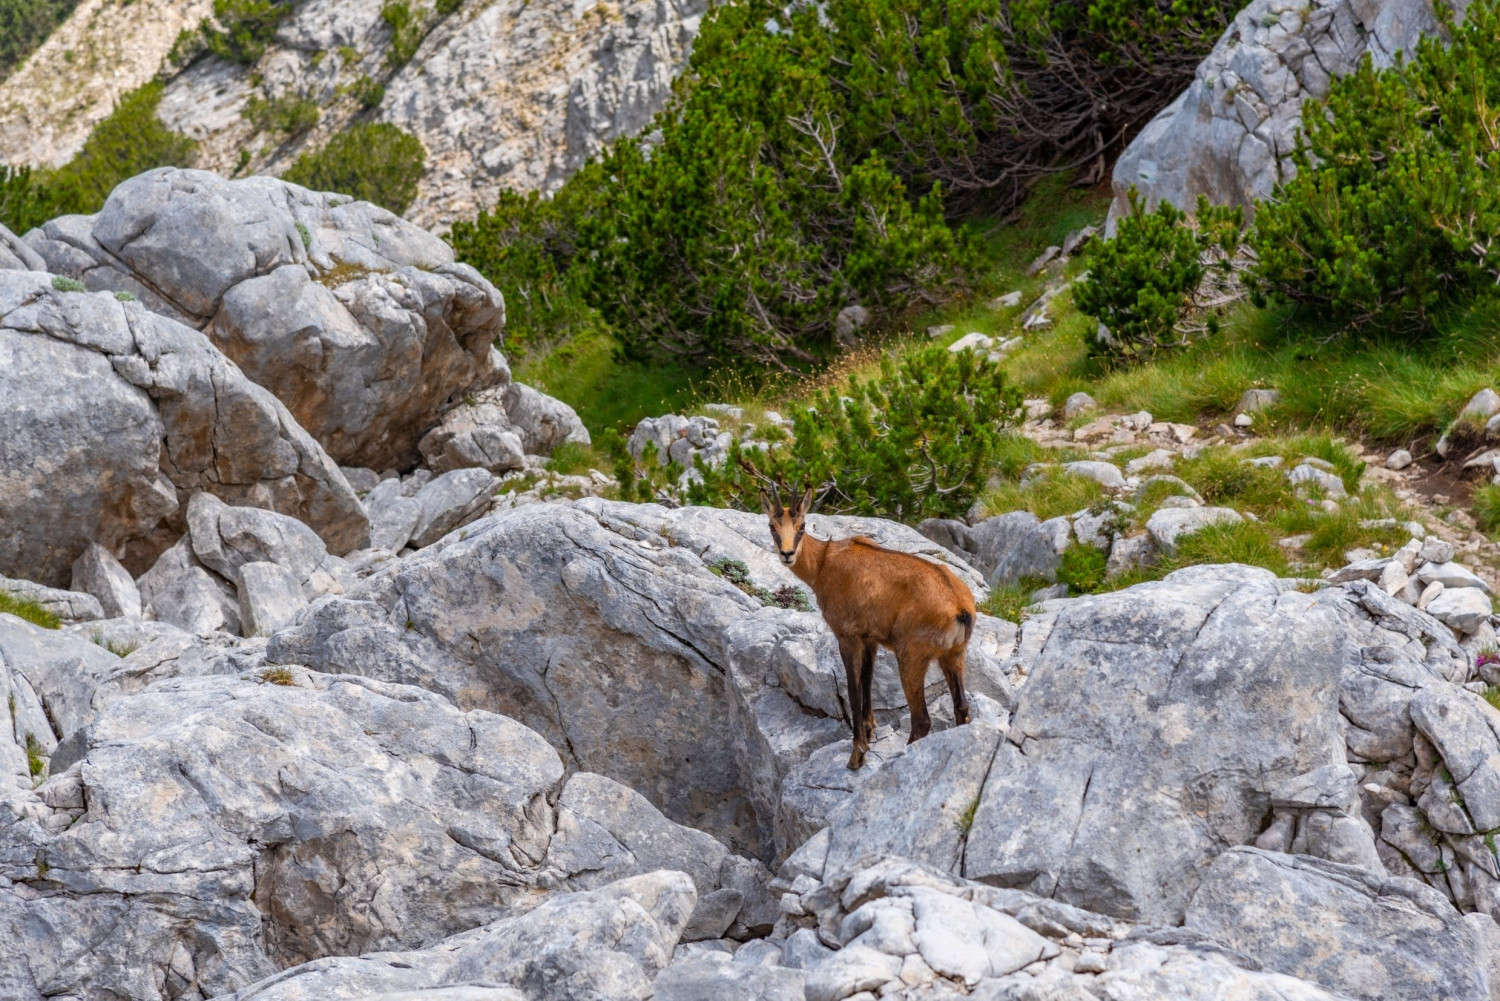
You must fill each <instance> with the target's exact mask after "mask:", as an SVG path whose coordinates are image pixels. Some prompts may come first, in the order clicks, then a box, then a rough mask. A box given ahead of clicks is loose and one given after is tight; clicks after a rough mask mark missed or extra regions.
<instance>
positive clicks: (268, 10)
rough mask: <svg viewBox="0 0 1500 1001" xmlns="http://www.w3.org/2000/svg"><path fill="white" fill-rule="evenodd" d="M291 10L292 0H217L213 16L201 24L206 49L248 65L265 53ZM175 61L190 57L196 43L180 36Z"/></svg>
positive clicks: (200, 29) (224, 57)
mask: <svg viewBox="0 0 1500 1001" xmlns="http://www.w3.org/2000/svg"><path fill="white" fill-rule="evenodd" d="M291 12H292V3H291V0H214V16H213V18H212V20H205V21H204V22H203V24H202V25H201V26H200V27H199V31H200V32H201V34H202V38H203V48H204V49H206V50H207V51H208V52H212V53H213V54H214V55H216V56H218V57H219V58H220V59H223V60H226V61H227V62H231V63H240V64H241V65H245V66H248V65H250V64H252V63H254V62H257V61H258V60H259V59H260V57H261V56H262V55H264V54H265V51H266V46H268V45H270V44H271V39H272V38H273V37H275V35H276V28H277V26H278V25H279V24H281V20H282V18H284V17H286V16H287V15H288V14H290V13H291ZM172 48H173V51H174V53H176V54H177V55H176V57H175V58H174V59H173V61H174V62H176V61H179V60H182V59H184V57H186V58H187V59H191V57H192V54H193V51H194V46H193V44H192V42H191V41H190V40H188V39H184V38H183V37H182V36H180V35H179V36H178V40H177V42H174V43H173V46H172Z"/></svg>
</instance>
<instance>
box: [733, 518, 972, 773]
mask: <svg viewBox="0 0 1500 1001" xmlns="http://www.w3.org/2000/svg"><path fill="white" fill-rule="evenodd" d="M812 495H813V491H811V490H809V491H807V493H806V494H804V495H803V496H802V497H801V498H800V499H797V498H795V497H794V498H793V501H792V506H791V507H790V508H783V507H782V506H781V503H780V498H779V497H775V498H773V497H772V495H771V494H769V493H765V492H762V494H761V503H762V504H763V505H764V507H765V511H766V516H767V517H768V518H770V520H771V538H772V541H773V542H774V543H775V546H776V550H777V553H778V555H779V556H780V557H781V561H782V562H783V563H785V564H786V565H788V566H789V567H790V568H791V571H792V573H794V574H796V575H797V576H798V578H800V579H801V580H803V581H804V582H806V584H807V585H808V586H809V587H811V588H812V591H813V594H815V595H817V598H818V607H819V608H821V609H822V610H823V618H824V620H825V621H827V623H828V628H829V629H831V630H833V635H834V636H835V637H836V638H837V639H838V642H839V653H840V655H841V656H842V657H843V660H844V672H845V674H846V676H847V678H848V682H849V703H850V705H849V710H850V714H851V717H852V719H851V721H850V722H851V725H852V727H853V729H854V751H853V753H852V754H850V755H849V767H850V768H859V767H860V766H861V765H863V764H864V761H865V753H866V752H867V751H868V750H869V748H870V737H871V735H872V734H873V733H874V731H875V710H874V708H873V706H872V705H871V701H870V686H871V682H872V681H873V679H874V673H875V653H876V651H877V649H878V648H879V647H882V646H883V647H886V648H887V649H889V650H890V651H891V652H892V653H894V654H895V655H896V663H897V666H898V670H899V671H900V674H901V688H902V690H903V691H904V692H905V693H906V704H907V705H908V706H909V707H910V708H911V736H910V738H909V739H908V741H907V742H908V743H910V742H912V741H916V740H920V739H922V738H923V737H925V736H927V733H928V732H929V731H930V730H931V729H932V720H931V718H930V717H929V716H928V715H927V698H926V694H925V685H924V682H925V680H926V676H927V665H928V664H930V663H931V662H932V661H934V660H935V661H937V662H938V666H939V667H941V668H942V671H943V678H944V680H946V681H947V682H948V691H949V692H950V693H951V694H952V696H953V715H954V719H955V720H956V722H958V723H960V724H963V723H967V722H968V721H969V700H968V697H967V696H966V695H965V694H964V656H965V654H966V652H967V650H968V646H969V636H970V634H971V633H972V632H973V630H974V595H973V594H972V593H971V592H970V591H969V588H968V587H967V586H966V585H965V584H964V582H963V581H961V580H959V579H958V577H957V576H956V575H955V574H954V573H953V571H952V570H949V569H948V568H947V567H945V566H940V565H938V564H936V563H931V562H929V561H927V560H924V559H922V558H921V557H920V556H913V555H911V554H910V553H898V552H896V551H894V550H891V549H885V548H884V547H882V546H879V545H876V544H875V543H874V542H872V541H871V540H869V539H866V538H864V537H862V536H855V537H854V538H851V539H833V540H829V541H826V542H825V541H823V540H821V539H815V538H813V537H812V536H810V535H808V534H807V532H806V513H807V508H808V506H809V504H810V503H811V501H812Z"/></svg>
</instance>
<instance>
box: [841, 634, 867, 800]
mask: <svg viewBox="0 0 1500 1001" xmlns="http://www.w3.org/2000/svg"><path fill="white" fill-rule="evenodd" d="M838 640H839V656H840V657H842V658H843V661H844V678H845V680H846V681H847V682H848V687H849V728H850V729H851V730H853V731H854V750H853V751H851V752H850V753H849V768H850V769H851V770H854V769H858V768H859V767H860V766H861V765H863V764H864V763H865V752H866V751H868V750H869V749H870V738H869V735H868V734H866V733H865V714H864V707H865V699H864V695H863V694H862V692H861V690H860V689H861V685H860V675H861V674H862V673H863V671H862V667H863V663H864V655H865V650H864V648H865V644H864V642H863V641H862V640H860V639H859V638H857V637H844V636H840V637H839V638H838Z"/></svg>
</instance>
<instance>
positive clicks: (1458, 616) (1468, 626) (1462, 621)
mask: <svg viewBox="0 0 1500 1001" xmlns="http://www.w3.org/2000/svg"><path fill="white" fill-rule="evenodd" d="M1423 569H1426V568H1425V567H1424V568H1423ZM1435 583H1442V582H1441V581H1437V582H1435ZM1426 611H1427V614H1428V615H1431V616H1433V617H1434V618H1436V619H1440V620H1441V621H1442V622H1444V623H1446V624H1447V625H1449V626H1452V627H1453V629H1454V630H1455V631H1456V632H1459V633H1463V634H1465V635H1467V634H1469V633H1472V632H1476V631H1477V630H1478V629H1479V627H1480V626H1482V625H1486V624H1487V623H1488V622H1489V621H1490V615H1492V614H1493V613H1494V606H1493V605H1491V603H1490V596H1489V595H1488V594H1485V593H1484V591H1482V590H1480V589H1479V588H1477V587H1452V586H1445V587H1444V589H1443V592H1442V593H1441V594H1439V595H1437V596H1435V597H1433V598H1431V599H1430V600H1429V601H1428V602H1427V607H1426Z"/></svg>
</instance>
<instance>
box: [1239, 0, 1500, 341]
mask: <svg viewBox="0 0 1500 1001" xmlns="http://www.w3.org/2000/svg"><path fill="white" fill-rule="evenodd" d="M1436 7H1437V9H1438V10H1439V11H1440V12H1441V13H1443V15H1444V17H1445V20H1446V21H1447V31H1448V33H1449V34H1451V36H1452V44H1451V45H1448V44H1445V43H1444V41H1443V40H1442V39H1440V38H1436V37H1427V38H1424V39H1422V41H1421V42H1420V43H1419V44H1418V45H1417V48H1416V52H1415V53H1414V55H1413V57H1412V59H1411V60H1410V61H1403V60H1400V59H1398V60H1397V62H1396V64H1395V65H1394V66H1392V67H1390V68H1389V69H1384V70H1376V69H1374V68H1373V67H1372V65H1371V63H1370V61H1369V59H1368V58H1366V60H1365V61H1364V62H1363V63H1362V64H1361V66H1360V67H1359V69H1358V71H1357V72H1355V73H1352V74H1350V75H1349V76H1346V77H1344V78H1342V79H1339V80H1336V81H1334V83H1333V87H1332V91H1331V93H1330V95H1329V98H1328V104H1327V108H1326V109H1324V108H1320V107H1317V106H1314V105H1309V106H1308V107H1307V108H1306V109H1305V111H1304V114H1303V124H1304V129H1305V132H1304V135H1303V138H1302V141H1301V143H1300V145H1299V147H1298V149H1297V150H1296V152H1295V153H1294V154H1293V160H1294V162H1295V164H1296V167H1297V175H1296V177H1295V178H1293V179H1292V180H1290V181H1287V182H1285V183H1283V184H1280V185H1278V186H1277V188H1276V191H1275V194H1274V195H1273V197H1272V198H1271V199H1270V200H1269V201H1267V202H1265V203H1264V204H1262V205H1261V206H1260V207H1259V208H1258V209H1257V215H1256V220H1255V228H1254V231H1253V233H1252V236H1251V243H1252V246H1253V247H1254V249H1255V251H1256V253H1257V254H1258V255H1259V258H1260V261H1259V264H1258V266H1257V267H1256V269H1255V271H1254V275H1253V277H1254V280H1255V284H1256V288H1257V291H1258V293H1259V294H1261V295H1264V296H1270V297H1273V298H1276V299H1280V300H1284V301H1287V302H1292V303H1298V304H1301V305H1303V306H1306V307H1307V308H1308V309H1310V310H1311V311H1312V312H1313V313H1314V314H1316V315H1318V316H1319V317H1322V318H1325V319H1328V320H1331V321H1333V322H1336V323H1338V324H1340V325H1343V326H1346V327H1349V328H1352V329H1354V330H1356V331H1359V330H1365V329H1372V328H1374V329H1379V328H1384V329H1399V330H1404V331H1410V332H1416V333H1429V332H1431V331H1432V329H1433V314H1434V311H1437V310H1439V309H1441V308H1442V307H1443V306H1444V305H1446V304H1449V303H1452V302H1454V301H1461V300H1464V299H1466V298H1468V297H1470V296H1473V295H1479V294H1489V293H1490V291H1491V290H1492V289H1494V288H1495V286H1496V283H1497V281H1500V184H1497V183H1496V178H1497V177H1500V122H1497V118H1496V114H1497V112H1496V109H1497V108H1500V10H1497V5H1496V0H1474V2H1473V3H1471V4H1470V5H1469V7H1468V10H1467V12H1466V13H1465V15H1464V21H1463V24H1462V25H1455V24H1453V22H1452V19H1451V17H1450V16H1448V15H1447V7H1446V5H1442V4H1438V5H1436Z"/></svg>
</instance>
